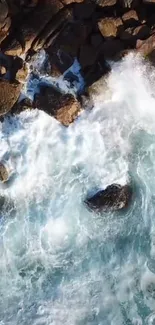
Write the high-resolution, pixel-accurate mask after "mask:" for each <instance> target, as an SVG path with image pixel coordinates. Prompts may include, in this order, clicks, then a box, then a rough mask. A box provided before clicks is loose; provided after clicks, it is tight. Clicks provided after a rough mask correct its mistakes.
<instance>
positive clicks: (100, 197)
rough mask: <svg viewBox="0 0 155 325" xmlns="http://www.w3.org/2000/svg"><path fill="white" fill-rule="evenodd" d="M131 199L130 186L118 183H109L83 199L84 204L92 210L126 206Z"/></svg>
mask: <svg viewBox="0 0 155 325" xmlns="http://www.w3.org/2000/svg"><path fill="white" fill-rule="evenodd" d="M130 199H131V187H130V186H129V185H125V186H121V185H118V184H112V185H109V186H108V187H107V188H106V189H105V190H102V191H99V192H97V193H96V194H95V195H94V196H92V197H90V198H87V199H86V200H85V203H86V205H87V206H88V207H89V208H90V209H91V210H94V211H97V212H101V211H105V212H106V211H107V212H108V211H117V210H122V209H124V208H127V206H128V204H129V202H130Z"/></svg>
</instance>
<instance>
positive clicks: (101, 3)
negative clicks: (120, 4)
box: [96, 0, 117, 8]
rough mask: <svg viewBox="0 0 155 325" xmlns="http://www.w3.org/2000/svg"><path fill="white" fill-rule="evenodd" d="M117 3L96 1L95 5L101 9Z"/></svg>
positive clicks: (106, 0)
mask: <svg viewBox="0 0 155 325" xmlns="http://www.w3.org/2000/svg"><path fill="white" fill-rule="evenodd" d="M116 3H117V0H96V4H97V5H98V6H101V7H103V8H104V7H111V6H114V5H115V4H116Z"/></svg>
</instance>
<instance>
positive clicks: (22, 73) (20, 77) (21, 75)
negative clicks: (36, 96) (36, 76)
mask: <svg viewBox="0 0 155 325" xmlns="http://www.w3.org/2000/svg"><path fill="white" fill-rule="evenodd" d="M27 76H28V67H27V65H26V63H24V64H23V67H22V68H21V69H19V70H18V71H17V73H16V80H17V81H19V82H20V83H25V81H26V78H27Z"/></svg>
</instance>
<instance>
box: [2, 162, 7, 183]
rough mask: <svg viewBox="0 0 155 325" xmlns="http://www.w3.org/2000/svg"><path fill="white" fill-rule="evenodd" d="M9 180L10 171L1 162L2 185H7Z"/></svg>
mask: <svg viewBox="0 0 155 325" xmlns="http://www.w3.org/2000/svg"><path fill="white" fill-rule="evenodd" d="M8 179H9V171H8V170H7V168H6V167H5V166H4V164H3V163H1V162H0V181H1V182H2V183H5V182H7V181H8Z"/></svg>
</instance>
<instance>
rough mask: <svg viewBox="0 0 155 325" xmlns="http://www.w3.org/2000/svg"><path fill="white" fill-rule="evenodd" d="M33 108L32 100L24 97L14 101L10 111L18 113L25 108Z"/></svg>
mask: <svg viewBox="0 0 155 325" xmlns="http://www.w3.org/2000/svg"><path fill="white" fill-rule="evenodd" d="M32 109H34V107H33V102H32V101H31V99H29V98H24V99H23V100H21V101H20V102H17V103H15V105H14V106H13V108H12V110H11V113H12V114H16V115H17V114H20V113H21V112H23V111H25V110H32Z"/></svg>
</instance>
